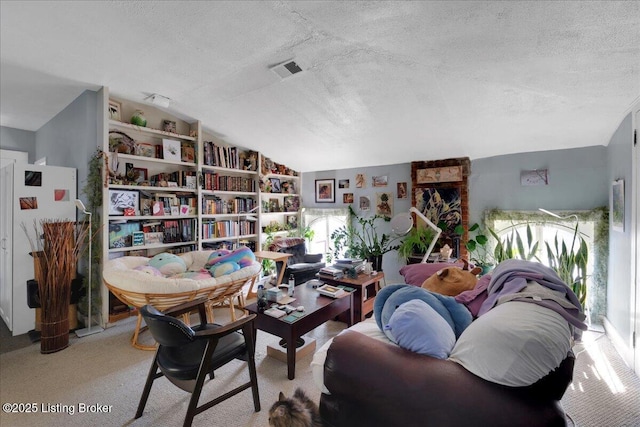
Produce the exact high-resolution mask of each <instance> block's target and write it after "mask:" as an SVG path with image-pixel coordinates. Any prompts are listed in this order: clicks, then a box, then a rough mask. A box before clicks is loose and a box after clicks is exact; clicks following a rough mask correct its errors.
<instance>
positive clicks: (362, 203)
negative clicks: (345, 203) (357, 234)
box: [358, 196, 371, 212]
mask: <svg viewBox="0 0 640 427" xmlns="http://www.w3.org/2000/svg"><path fill="white" fill-rule="evenodd" d="M358 207H359V208H360V210H361V211H362V212H366V211H368V210H369V209H371V200H370V199H369V197H367V196H360V200H359V202H358Z"/></svg>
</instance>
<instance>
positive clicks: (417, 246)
mask: <svg viewBox="0 0 640 427" xmlns="http://www.w3.org/2000/svg"><path fill="white" fill-rule="evenodd" d="M433 235H434V231H433V230H432V229H431V228H429V227H413V228H412V229H411V231H410V232H409V234H407V235H406V236H405V237H404V239H403V240H402V242H401V243H400V245H399V246H398V258H400V259H404V260H405V261H406V260H408V259H409V257H410V256H412V255H423V254H424V253H425V252H427V249H429V245H430V244H431V241H432V240H433Z"/></svg>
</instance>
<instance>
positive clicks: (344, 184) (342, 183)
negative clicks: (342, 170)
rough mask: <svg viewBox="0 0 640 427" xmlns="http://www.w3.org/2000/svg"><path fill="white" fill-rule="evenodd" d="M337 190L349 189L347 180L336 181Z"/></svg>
mask: <svg viewBox="0 0 640 427" xmlns="http://www.w3.org/2000/svg"><path fill="white" fill-rule="evenodd" d="M338 188H349V180H348V179H340V180H338Z"/></svg>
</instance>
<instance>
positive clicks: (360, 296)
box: [318, 271, 384, 323]
mask: <svg viewBox="0 0 640 427" xmlns="http://www.w3.org/2000/svg"><path fill="white" fill-rule="evenodd" d="M318 279H320V280H321V281H322V282H325V283H329V284H331V285H344V286H349V287H352V288H354V289H355V291H353V309H352V311H353V318H354V322H356V323H358V322H361V321H363V320H365V319H366V318H367V315H368V314H369V313H372V312H373V303H374V302H375V300H376V295H377V294H378V291H379V290H380V281H381V280H384V273H383V272H382V271H379V272H378V273H377V274H373V275H371V274H359V275H358V277H357V278H356V279H349V278H348V277H346V276H345V277H342V278H340V279H335V278H332V277H327V276H323V275H319V276H318ZM340 320H341V319H340Z"/></svg>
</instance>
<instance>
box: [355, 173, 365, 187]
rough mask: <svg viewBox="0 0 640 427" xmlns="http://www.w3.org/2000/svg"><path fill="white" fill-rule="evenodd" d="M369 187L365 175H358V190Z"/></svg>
mask: <svg viewBox="0 0 640 427" xmlns="http://www.w3.org/2000/svg"><path fill="white" fill-rule="evenodd" d="M366 186H367V178H366V177H365V175H364V174H363V173H358V174H356V188H365V187H366Z"/></svg>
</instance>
